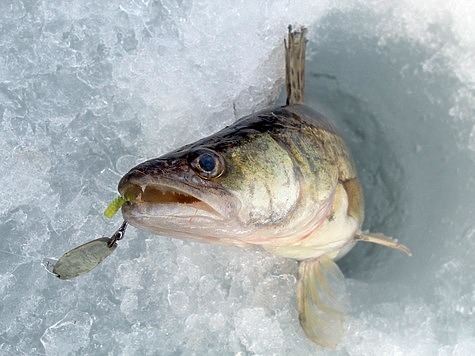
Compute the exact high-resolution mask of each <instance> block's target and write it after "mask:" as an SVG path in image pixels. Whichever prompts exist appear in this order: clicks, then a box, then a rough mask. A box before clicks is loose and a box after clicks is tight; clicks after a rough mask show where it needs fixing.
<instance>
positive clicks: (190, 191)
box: [119, 178, 225, 220]
mask: <svg viewBox="0 0 475 356" xmlns="http://www.w3.org/2000/svg"><path fill="white" fill-rule="evenodd" d="M150 190H152V191H155V192H165V193H175V194H180V195H183V196H184V198H185V199H196V200H197V201H198V202H199V203H202V204H200V205H198V204H194V202H191V203H180V202H179V201H177V202H173V201H169V202H154V201H146V200H143V197H144V195H145V194H146V192H147V191H150ZM119 193H120V195H121V196H122V197H124V198H126V199H127V200H128V201H127V203H126V204H125V205H124V208H126V209H127V210H129V209H134V208H136V207H138V206H152V205H154V204H155V205H162V206H167V205H168V206H172V205H175V206H177V205H188V206H191V207H193V208H195V209H197V210H200V211H203V212H205V214H204V216H208V217H209V216H210V214H211V215H213V218H215V219H219V220H221V219H224V218H225V216H224V211H222V209H221V208H220V207H219V206H218V204H216V203H213V202H210V199H206V194H203V192H202V191H201V190H200V189H199V188H197V187H193V186H192V185H189V184H186V183H185V182H182V181H176V180H167V179H163V178H162V179H160V180H157V179H154V180H153V182H146V181H143V180H140V181H135V182H134V181H130V182H121V184H120V185H119ZM203 207H204V208H205V209H203Z"/></svg>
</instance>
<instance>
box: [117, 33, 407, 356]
mask: <svg viewBox="0 0 475 356" xmlns="http://www.w3.org/2000/svg"><path fill="white" fill-rule="evenodd" d="M305 41H306V40H305V31H304V30H301V31H295V32H294V31H291V30H290V29H289V37H288V42H287V43H286V88H287V105H285V106H280V107H274V108H270V109H266V110H263V111H260V112H256V113H253V114H251V115H249V116H246V117H244V118H241V119H240V120H238V121H236V122H235V123H234V124H232V125H230V126H228V127H226V128H224V129H222V130H221V131H219V132H217V133H215V134H213V135H211V136H209V137H205V138H203V139H201V140H199V141H197V142H195V143H192V144H189V145H186V146H184V147H181V148H179V149H177V150H175V151H173V152H170V153H167V154H165V155H163V156H161V157H159V158H155V159H151V160H149V161H146V162H143V163H141V164H139V165H138V166H136V167H134V168H132V169H131V170H130V171H129V172H128V173H127V174H126V175H125V176H124V177H123V178H122V179H121V181H120V182H119V188H118V189H119V192H120V194H121V196H122V197H126V199H127V200H128V201H127V203H126V204H124V205H123V206H122V214H123V217H124V219H125V220H126V221H127V222H128V223H130V224H131V225H133V226H135V227H137V228H140V229H144V230H147V231H150V232H152V233H154V234H158V235H164V236H170V237H175V238H182V239H190V240H193V241H201V242H208V243H219V244H225V245H232V246H238V247H248V246H256V245H258V246H261V247H263V248H264V249H266V250H267V251H269V252H271V253H273V254H275V255H278V256H283V257H288V258H293V259H295V260H297V261H299V275H298V282H297V302H298V309H299V319H300V323H301V325H302V327H303V329H304V330H305V333H306V334H307V336H308V337H309V338H310V339H312V340H313V341H314V342H316V343H318V344H320V345H322V346H326V347H333V346H335V345H336V344H337V343H338V342H339V341H340V339H341V336H342V333H343V330H344V324H343V320H344V299H345V298H344V296H345V290H344V278H343V274H342V273H341V272H340V270H339V268H338V266H337V265H336V263H335V262H334V261H335V260H336V259H338V258H339V257H341V256H343V255H344V254H345V253H347V252H348V251H349V250H350V249H351V247H353V245H354V244H355V243H356V241H358V240H365V241H370V242H375V243H379V244H383V245H386V246H389V247H393V248H399V249H403V246H402V245H398V244H397V243H396V242H395V241H393V240H391V239H389V238H386V237H384V236H383V235H370V234H364V233H363V232H362V231H361V226H362V224H363V220H364V199H363V192H362V189H361V185H360V183H359V180H358V177H357V172H356V168H355V164H354V162H353V159H352V157H351V154H350V151H349V149H348V147H347V146H346V144H345V142H344V140H343V138H342V137H341V135H340V134H339V133H338V130H337V129H336V128H335V126H334V125H333V123H332V122H331V121H330V120H328V119H326V118H325V117H324V116H323V115H321V114H319V113H318V112H316V111H314V110H312V109H311V108H309V107H307V106H305V105H304V104H303V97H304V95H303V91H304V68H305Z"/></svg>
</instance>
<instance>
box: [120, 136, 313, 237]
mask: <svg viewBox="0 0 475 356" xmlns="http://www.w3.org/2000/svg"><path fill="white" fill-rule="evenodd" d="M299 175H301V172H300V171H299V170H298V169H297V168H296V166H295V163H294V160H293V159H292V157H291V155H290V153H289V152H288V150H286V149H285V148H284V147H282V145H280V144H279V143H278V142H276V140H275V139H274V138H273V137H272V136H271V135H270V134H268V133H265V132H264V133H263V132H257V131H256V130H245V129H243V130H238V131H233V132H229V131H227V130H224V132H220V133H218V134H216V135H214V136H211V137H209V138H205V139H203V140H201V141H198V142H197V143H194V144H191V145H188V146H184V147H182V148H180V149H177V150H176V151H173V152H170V153H168V154H166V155H164V156H161V157H159V158H156V159H152V160H149V161H146V162H144V163H141V164H139V165H138V166H136V167H134V168H132V169H131V170H130V171H129V172H128V173H127V174H126V175H125V176H124V177H123V178H122V179H121V181H120V183H119V192H120V194H121V195H122V196H124V197H126V198H127V199H128V202H127V203H126V204H124V205H123V207H122V214H123V216H124V219H125V220H126V221H128V222H129V223H130V224H131V225H133V226H135V227H138V228H141V229H144V230H147V231H150V232H152V233H155V234H159V235H163V236H170V237H177V238H189V239H193V240H197V241H202V242H215V243H223V244H231V245H237V246H244V245H247V244H249V243H252V244H259V243H261V242H262V243H265V241H267V238H268V237H269V236H271V235H272V236H276V235H278V233H277V232H276V231H282V229H283V228H285V227H286V226H288V224H287V222H288V220H289V219H291V217H292V216H294V222H293V224H298V223H299V219H295V214H296V213H297V211H296V210H298V209H297V207H299V205H301V203H302V184H301V179H300V178H301V177H300V176H299ZM314 208H315V207H312V209H311V211H314V210H315V209H314ZM300 218H304V217H303V216H300Z"/></svg>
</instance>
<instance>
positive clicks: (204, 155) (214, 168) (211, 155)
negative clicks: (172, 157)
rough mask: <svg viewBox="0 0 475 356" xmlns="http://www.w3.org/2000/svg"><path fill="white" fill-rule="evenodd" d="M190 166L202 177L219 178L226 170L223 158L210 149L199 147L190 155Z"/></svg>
mask: <svg viewBox="0 0 475 356" xmlns="http://www.w3.org/2000/svg"><path fill="white" fill-rule="evenodd" d="M189 162H190V166H191V167H192V168H193V169H194V170H195V172H196V173H198V175H199V176H200V177H201V178H204V179H212V178H217V177H219V176H220V175H221V174H223V172H224V160H223V158H222V157H221V156H220V155H219V154H217V153H216V152H214V151H213V150H210V149H205V148H203V149H199V150H196V151H193V152H191V153H190V155H189Z"/></svg>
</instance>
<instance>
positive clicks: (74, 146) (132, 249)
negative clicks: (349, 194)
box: [0, 0, 475, 355]
mask: <svg viewBox="0 0 475 356" xmlns="http://www.w3.org/2000/svg"><path fill="white" fill-rule="evenodd" d="M474 19H475V5H474V3H473V1H470V0H465V1H463V0H459V1H447V0H424V1H415V0H394V1H376V0H373V1H362V0H359V1H358V0H353V1H343V0H340V1H332V2H330V1H314V0H308V1H292V0H277V1H251V0H249V1H230V0H225V1H213V0H208V1H202V2H199V1H179V0H175V1H172V0H162V1H151V0H143V1H140V0H135V1H126V0H122V1H120V0H115V1H97V0H95V1H72V0H71V1H66V0H58V1H41V0H24V1H21V0H2V1H1V2H0V125H1V126H0V127H1V129H0V157H1V159H0V167H1V174H0V202H1V204H0V217H1V220H0V300H1V304H0V354H2V355H35V354H46V355H75V354H78V355H79V354H80V355H151V354H153V355H189V354H196V355H203V354H212V355H222V354H230V355H232V354H239V355H247V354H261V355H266V354H293V355H309V354H314V353H321V354H325V353H327V352H328V353H331V354H333V352H329V351H326V350H323V349H321V348H319V347H318V346H316V345H315V344H313V343H311V342H310V341H308V340H307V338H306V337H305V335H304V333H303V331H302V330H301V328H300V326H299V323H298V316H297V311H296V303H295V275H296V263H295V262H294V261H291V260H285V259H281V258H276V257H273V256H270V255H268V254H267V253H265V252H263V251H261V250H259V249H256V250H248V251H245V250H240V249H237V248H227V247H219V246H212V245H201V244H197V243H188V242H186V243H185V242H182V241H179V240H172V239H169V238H165V237H158V236H153V235H151V234H148V233H144V232H142V231H138V230H136V229H134V228H130V229H129V230H128V232H127V235H126V238H125V239H124V240H123V241H121V242H120V244H119V247H118V249H117V250H116V252H115V253H114V254H113V255H112V256H111V257H110V258H109V259H108V260H107V261H105V262H104V263H103V264H102V265H101V266H100V267H98V268H97V269H96V270H94V271H93V272H91V273H90V274H88V275H86V276H83V277H80V278H78V279H75V280H72V281H68V282H66V281H61V280H58V279H56V278H55V277H54V276H51V275H49V274H47V273H46V271H45V270H44V269H43V267H42V266H41V261H42V259H43V257H58V256H60V255H61V254H62V253H64V252H65V251H67V250H68V249H70V248H72V247H74V246H77V245H79V244H82V243H84V242H86V241H88V240H90V239H93V238H96V237H99V236H101V235H110V234H111V233H112V232H113V231H114V230H115V229H116V228H117V227H118V226H119V224H120V216H116V217H115V218H114V219H112V220H107V219H106V218H104V217H103V215H102V212H103V210H104V208H105V207H106V206H107V204H108V203H109V201H111V200H112V199H113V198H114V197H115V196H116V186H117V183H118V181H119V179H120V177H121V175H123V174H124V173H125V172H126V171H128V169H129V168H131V167H132V166H133V165H135V164H136V163H138V162H140V161H142V160H144V159H148V158H154V157H157V156H159V155H160V154H163V153H165V152H167V151H168V150H170V149H173V148H176V147H178V146H180V145H182V144H185V143H189V142H192V141H194V140H196V139H198V138H200V137H203V136H204V135H207V134H210V133H212V132H214V131H216V130H218V129H220V128H222V127H223V126H225V125H227V124H230V123H231V122H233V120H234V119H235V113H236V115H237V116H242V115H245V114H248V113H250V112H252V111H254V110H257V109H261V108H264V107H266V106H267V105H269V104H272V103H274V102H275V100H276V98H277V97H278V96H279V94H280V92H281V89H282V81H283V56H282V54H283V38H284V36H285V34H286V27H287V25H288V24H289V23H292V24H305V25H307V26H308V27H309V38H310V42H309V60H308V66H307V85H308V89H307V93H306V94H307V102H308V103H309V104H310V105H311V106H313V107H314V108H316V109H318V110H320V111H322V112H323V113H325V114H326V115H327V116H329V117H330V118H332V119H333V120H334V121H335V122H336V123H337V125H338V126H339V127H340V129H341V131H342V133H343V135H344V136H345V137H346V138H347V141H348V144H349V145H350V146H351V148H352V150H353V152H354V155H355V158H356V161H357V165H358V169H359V172H360V176H361V178H362V182H363V185H364V188H365V196H366V201H367V220H366V223H365V227H366V228H368V229H371V230H372V231H375V232H383V233H385V234H387V235H391V236H394V237H398V238H399V239H400V240H401V241H402V242H403V243H405V244H406V245H407V246H409V247H410V248H411V249H412V252H413V257H410V258H409V257H407V256H405V255H403V254H401V253H398V252H396V251H392V250H388V249H384V248H382V247H379V246H370V245H363V244H360V245H358V246H357V247H356V248H355V249H354V250H353V251H352V252H351V253H350V254H349V255H348V256H347V257H345V258H344V259H343V260H342V261H340V263H339V264H340V266H341V268H342V270H343V271H344V273H345V275H346V276H347V287H348V290H349V293H350V300H351V307H350V310H349V315H348V319H347V326H346V332H345V336H344V339H343V341H342V343H341V344H340V345H339V346H338V348H337V350H336V354H340V355H383V354H395V355H437V354H438V355H449V354H454V355H471V354H474V353H475V219H474V206H475V199H474V198H475V194H474V193H475V186H474V183H475V182H474V174H475V168H474V167H475V166H474V158H475V153H474V150H475V128H474V123H475V20H474ZM233 106H234V107H235V110H233ZM234 111H235V112H234Z"/></svg>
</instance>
